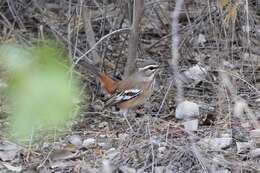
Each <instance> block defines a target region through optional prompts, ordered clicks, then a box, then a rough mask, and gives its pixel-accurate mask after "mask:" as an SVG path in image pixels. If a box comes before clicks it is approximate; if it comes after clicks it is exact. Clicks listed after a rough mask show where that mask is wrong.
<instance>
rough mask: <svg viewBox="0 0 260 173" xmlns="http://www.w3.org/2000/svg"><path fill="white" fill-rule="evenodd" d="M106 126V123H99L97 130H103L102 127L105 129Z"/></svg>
mask: <svg viewBox="0 0 260 173" xmlns="http://www.w3.org/2000/svg"><path fill="white" fill-rule="evenodd" d="M107 126H108V122H101V123H99V124H98V127H99V128H104V127H107Z"/></svg>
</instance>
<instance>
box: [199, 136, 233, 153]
mask: <svg viewBox="0 0 260 173" xmlns="http://www.w3.org/2000/svg"><path fill="white" fill-rule="evenodd" d="M200 143H201V144H202V145H204V146H205V145H206V147H209V148H211V149H212V150H221V149H226V148H228V147H229V146H230V145H231V144H232V138H204V139H202V140H201V141H200Z"/></svg>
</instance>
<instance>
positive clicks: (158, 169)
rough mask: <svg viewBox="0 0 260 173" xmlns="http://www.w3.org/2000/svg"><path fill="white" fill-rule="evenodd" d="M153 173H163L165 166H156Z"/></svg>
mask: <svg viewBox="0 0 260 173" xmlns="http://www.w3.org/2000/svg"><path fill="white" fill-rule="evenodd" d="M154 172H155V173H164V172H165V166H156V167H155V168H154Z"/></svg>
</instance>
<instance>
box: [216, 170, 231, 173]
mask: <svg viewBox="0 0 260 173" xmlns="http://www.w3.org/2000/svg"><path fill="white" fill-rule="evenodd" d="M214 173H231V172H230V170H228V169H221V170H216V171H214Z"/></svg>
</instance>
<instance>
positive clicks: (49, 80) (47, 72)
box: [0, 41, 80, 140]
mask: <svg viewBox="0 0 260 173" xmlns="http://www.w3.org/2000/svg"><path fill="white" fill-rule="evenodd" d="M0 52H1V55H0V60H1V63H0V65H1V66H2V67H3V68H4V69H5V70H6V71H7V75H8V77H7V78H8V89H7V95H8V96H9V101H10V106H11V109H12V113H11V117H10V120H11V125H10V126H11V127H10V133H11V135H12V136H13V137H14V138H15V139H18V140H25V139H29V138H30V136H31V134H32V132H34V134H38V133H37V132H38V131H39V130H41V131H44V130H46V129H50V128H52V129H53V128H60V127H64V125H65V124H66V122H67V121H69V120H70V119H71V118H73V115H75V114H73V109H74V108H75V101H78V100H80V98H79V85H78V81H77V80H76V78H75V77H74V76H72V75H71V74H70V71H69V64H68V57H66V56H65V55H64V53H63V52H64V51H63V50H62V49H61V48H59V47H58V46H57V45H56V44H55V43H54V42H50V41H49V42H47V41H46V42H43V43H40V44H38V45H35V46H32V47H25V46H19V45H10V44H9V45H2V46H0Z"/></svg>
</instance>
